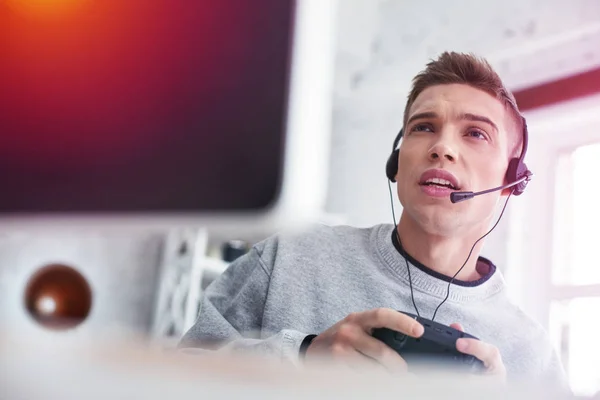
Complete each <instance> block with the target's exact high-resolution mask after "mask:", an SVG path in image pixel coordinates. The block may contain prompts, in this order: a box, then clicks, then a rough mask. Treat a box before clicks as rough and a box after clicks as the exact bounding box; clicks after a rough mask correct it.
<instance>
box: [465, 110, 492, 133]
mask: <svg viewBox="0 0 600 400" xmlns="http://www.w3.org/2000/svg"><path fill="white" fill-rule="evenodd" d="M458 119H462V120H467V121H477V122H483V123H486V124H488V125H490V126H491V127H492V128H494V130H495V131H496V132H498V127H497V126H496V124H495V123H494V122H493V121H492V120H491V119H489V118H488V117H484V116H483V115H477V114H471V113H463V114H460V115H459V116H458Z"/></svg>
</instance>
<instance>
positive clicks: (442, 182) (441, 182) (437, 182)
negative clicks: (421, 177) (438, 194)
mask: <svg viewBox="0 0 600 400" xmlns="http://www.w3.org/2000/svg"><path fill="white" fill-rule="evenodd" d="M421 185H424V186H437V187H443V188H448V189H452V190H458V188H457V187H455V186H454V185H453V184H452V182H450V181H448V180H446V179H441V178H430V179H427V180H426V181H425V182H423V183H421Z"/></svg>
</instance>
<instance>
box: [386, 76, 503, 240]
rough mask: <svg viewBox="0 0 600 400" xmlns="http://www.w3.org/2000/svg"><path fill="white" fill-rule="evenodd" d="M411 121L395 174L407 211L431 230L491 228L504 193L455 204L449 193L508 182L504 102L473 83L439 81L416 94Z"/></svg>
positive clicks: (440, 232)
mask: <svg viewBox="0 0 600 400" xmlns="http://www.w3.org/2000/svg"><path fill="white" fill-rule="evenodd" d="M407 121H408V122H407V124H406V126H405V127H404V138H403V140H402V143H401V145H400V156H399V159H398V174H397V175H396V180H397V182H398V197H399V199H400V203H401V204H402V206H403V207H404V212H405V213H408V216H410V217H411V218H412V219H414V220H415V221H416V222H417V224H419V226H421V227H422V228H423V229H425V230H426V231H427V232H429V233H431V234H437V235H443V236H447V235H451V234H456V233H467V232H468V231H470V230H471V229H478V228H480V227H482V225H485V227H487V226H488V225H489V218H490V217H491V216H493V213H494V210H495V207H496V204H497V202H498V199H499V196H500V192H494V193H490V194H486V195H482V196H477V197H475V198H473V199H471V200H466V201H464V202H461V203H455V204H454V203H452V202H450V193H451V192H453V191H457V190H460V191H472V192H477V191H480V190H485V189H489V188H492V187H496V186H500V185H502V184H504V176H505V174H506V169H507V166H508V159H509V157H508V151H507V146H508V132H507V128H508V127H509V124H508V123H509V120H508V114H507V112H506V110H505V108H504V105H503V104H502V103H501V102H500V101H498V100H497V99H495V98H494V97H493V96H491V95H489V94H488V93H486V92H484V91H481V90H479V89H475V88H473V87H471V86H468V85H463V84H448V85H436V86H431V87H429V88H427V89H425V90H424V91H423V92H422V93H421V94H420V95H419V96H418V97H417V99H416V100H415V102H414V103H413V105H412V107H411V108H410V110H409V114H408V119H407ZM448 183H450V185H448ZM447 186H450V187H447ZM459 229H460V231H459Z"/></svg>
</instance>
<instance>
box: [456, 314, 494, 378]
mask: <svg viewBox="0 0 600 400" xmlns="http://www.w3.org/2000/svg"><path fill="white" fill-rule="evenodd" d="M450 327H452V328H454V329H458V330H459V331H461V332H464V329H463V327H462V326H461V325H460V324H458V323H455V324H452V325H450ZM456 348H457V349H458V351H460V352H462V353H465V354H470V355H472V356H475V357H477V358H478V359H479V360H481V361H482V362H483V365H484V366H485V375H488V376H492V377H494V378H497V379H499V380H500V381H502V382H505V381H506V367H504V363H503V362H502V356H501V355H500V351H499V350H498V348H497V347H496V346H493V345H491V344H488V343H484V342H482V341H481V340H477V339H467V338H461V339H458V340H457V341H456Z"/></svg>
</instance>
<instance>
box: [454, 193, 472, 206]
mask: <svg viewBox="0 0 600 400" xmlns="http://www.w3.org/2000/svg"><path fill="white" fill-rule="evenodd" d="M473 197H475V194H474V193H473V192H452V193H450V201H451V202H452V203H459V202H461V201H465V200H469V199H472V198H473Z"/></svg>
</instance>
